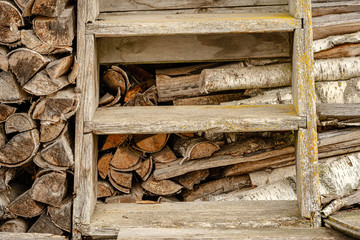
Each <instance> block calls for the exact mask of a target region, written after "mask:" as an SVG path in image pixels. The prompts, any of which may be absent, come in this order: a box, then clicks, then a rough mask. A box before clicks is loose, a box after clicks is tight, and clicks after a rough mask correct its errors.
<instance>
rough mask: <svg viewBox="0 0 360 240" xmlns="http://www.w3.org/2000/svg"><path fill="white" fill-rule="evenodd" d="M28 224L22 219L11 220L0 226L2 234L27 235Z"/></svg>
mask: <svg viewBox="0 0 360 240" xmlns="http://www.w3.org/2000/svg"><path fill="white" fill-rule="evenodd" d="M27 230H28V224H27V222H26V221H25V220H23V219H21V218H17V219H11V220H8V221H6V222H5V223H3V224H2V225H1V226H0V232H12V233H26V232H27Z"/></svg>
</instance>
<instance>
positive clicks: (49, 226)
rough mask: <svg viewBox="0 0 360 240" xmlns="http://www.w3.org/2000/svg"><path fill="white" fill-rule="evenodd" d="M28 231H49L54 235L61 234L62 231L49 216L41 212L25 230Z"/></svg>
mask: <svg viewBox="0 0 360 240" xmlns="http://www.w3.org/2000/svg"><path fill="white" fill-rule="evenodd" d="M27 232H28V233H50V234H54V235H62V234H63V233H64V232H63V231H62V230H60V229H59V228H58V227H57V226H56V225H55V224H54V223H53V222H52V220H51V218H50V217H49V216H48V215H47V214H45V213H43V214H41V216H40V217H39V218H38V219H37V220H36V222H35V223H34V224H33V225H32V226H31V227H30V229H29V230H28V231H27Z"/></svg>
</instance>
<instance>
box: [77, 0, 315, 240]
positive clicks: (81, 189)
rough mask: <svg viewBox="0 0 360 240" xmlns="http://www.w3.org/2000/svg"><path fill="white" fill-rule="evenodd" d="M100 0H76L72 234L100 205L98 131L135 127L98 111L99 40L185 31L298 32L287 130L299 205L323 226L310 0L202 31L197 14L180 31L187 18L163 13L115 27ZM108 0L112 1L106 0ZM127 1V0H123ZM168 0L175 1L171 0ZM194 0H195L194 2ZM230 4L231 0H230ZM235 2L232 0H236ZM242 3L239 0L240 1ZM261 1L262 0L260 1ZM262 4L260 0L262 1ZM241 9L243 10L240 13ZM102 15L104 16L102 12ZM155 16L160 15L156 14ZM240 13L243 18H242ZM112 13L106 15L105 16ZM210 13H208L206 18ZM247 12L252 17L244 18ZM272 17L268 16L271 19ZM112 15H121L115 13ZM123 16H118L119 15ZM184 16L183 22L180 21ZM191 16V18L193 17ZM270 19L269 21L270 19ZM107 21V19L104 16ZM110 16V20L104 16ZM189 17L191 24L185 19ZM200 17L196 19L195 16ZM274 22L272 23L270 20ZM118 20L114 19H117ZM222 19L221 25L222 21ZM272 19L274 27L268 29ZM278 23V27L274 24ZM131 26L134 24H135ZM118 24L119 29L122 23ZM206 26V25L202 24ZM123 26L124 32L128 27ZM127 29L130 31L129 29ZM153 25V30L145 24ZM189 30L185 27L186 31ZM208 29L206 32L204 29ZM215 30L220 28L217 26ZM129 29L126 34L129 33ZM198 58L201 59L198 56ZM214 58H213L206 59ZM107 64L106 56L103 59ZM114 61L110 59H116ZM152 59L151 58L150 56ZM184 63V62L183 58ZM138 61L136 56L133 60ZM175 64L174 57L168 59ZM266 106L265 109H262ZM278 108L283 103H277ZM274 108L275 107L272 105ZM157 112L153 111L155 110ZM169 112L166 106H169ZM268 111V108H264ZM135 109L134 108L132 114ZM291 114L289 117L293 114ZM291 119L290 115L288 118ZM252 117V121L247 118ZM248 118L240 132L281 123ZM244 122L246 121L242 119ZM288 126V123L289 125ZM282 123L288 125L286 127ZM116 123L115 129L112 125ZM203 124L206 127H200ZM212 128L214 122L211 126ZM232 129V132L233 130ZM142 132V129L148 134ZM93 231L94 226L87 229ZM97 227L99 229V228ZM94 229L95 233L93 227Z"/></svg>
mask: <svg viewBox="0 0 360 240" xmlns="http://www.w3.org/2000/svg"><path fill="white" fill-rule="evenodd" d="M99 1H101V0H97V1H92V0H86V1H78V26H77V33H78V35H77V39H78V41H77V58H78V61H79V63H80V71H79V76H78V81H77V88H78V89H79V91H81V92H82V101H81V107H80V110H79V112H78V113H77V117H76V146H75V188H74V191H75V198H74V211H73V237H74V239H79V238H80V237H81V231H82V229H84V227H85V228H89V224H90V223H91V217H92V214H93V212H94V209H95V205H96V201H97V200H96V182H97V172H96V166H97V164H96V161H97V135H96V134H108V133H120V132H121V133H133V132H132V131H133V130H134V129H133V130H132V129H129V127H131V125H129V124H128V125H124V126H122V127H120V125H119V123H118V122H116V121H115V122H109V123H108V125H107V126H105V128H104V124H105V125H106V123H105V122H104V121H103V119H104V118H102V117H101V115H102V114H101V113H100V112H97V106H98V99H99V96H98V94H99V89H98V87H99V83H98V81H99V76H98V74H99V73H98V69H99V59H104V58H103V57H102V56H101V55H100V56H98V54H101V51H100V52H99V51H98V50H97V47H98V46H97V41H98V40H97V39H98V38H102V37H125V36H127V37H133V36H137V37H146V36H154V35H155V36H157V37H161V36H167V35H169V34H172V35H179V36H180V35H187V34H205V33H207V34H208V33H214V34H228V33H230V32H231V33H233V31H234V30H236V31H238V33H249V32H256V33H261V32H271V31H274V32H282V31H287V32H290V31H291V32H294V34H293V36H294V40H293V58H292V61H293V98H294V106H288V107H290V112H291V114H290V115H291V116H292V118H293V119H292V120H291V121H290V122H291V124H292V125H291V124H290V125H291V128H289V127H288V128H286V127H284V129H283V130H297V141H296V142H297V143H296V159H297V167H296V168H297V187H298V206H299V210H300V212H301V216H302V217H305V218H309V219H311V223H312V225H313V226H316V227H318V226H320V223H321V217H320V212H319V210H320V193H319V181H318V178H319V176H318V172H317V168H318V166H317V164H318V162H317V132H316V109H315V108H316V105H315V92H314V79H313V70H312V68H313V54H312V49H311V46H312V29H311V14H310V11H311V6H310V2H311V1H310V0H289V12H290V15H286V14H285V15H283V13H281V14H280V15H279V14H273V13H272V14H270V15H266V14H265V15H264V16H267V17H264V19H262V20H261V18H256V19H254V20H252V19H251V15H242V14H238V15H236V14H235V15H234V14H233V13H232V15H224V16H223V15H222V16H223V20H216V19H218V18H217V17H218V16H217V17H216V18H214V20H211V21H209V24H210V25H208V26H211V27H209V28H206V26H207V25H206V23H203V24H202V25H201V29H202V30H201V31H199V30H196V29H199V28H198V27H199V26H195V25H192V20H191V19H192V18H198V15H196V16H195V15H192V17H191V18H186V19H187V20H186V21H185V22H186V24H185V25H183V26H185V27H184V28H180V29H182V30H176V29H178V28H177V27H178V26H179V24H182V23H181V22H183V20H184V19H182V16H181V17H178V18H176V17H175V18H174V19H175V20H173V21H172V22H171V21H170V23H169V22H163V20H162V18H163V17H162V16H160V17H159V18H157V19H155V20H151V19H152V18H154V17H147V16H145V17H144V18H143V19H150V20H149V21H148V24H147V25H146V23H145V25H143V23H142V24H139V25H136V23H135V25H134V22H133V20H132V17H131V16H130V17H129V18H126V19H127V20H126V19H125V21H122V23H121V24H123V25H121V26H120V25H116V23H115V24H114V22H111V23H110V24H107V23H106V21H98V19H99V18H102V17H103V16H102V15H101V14H102V13H100V11H101V9H102V7H103V5H102V4H99V3H100V2H99ZM106 2H111V1H110V0H107V1H106ZM124 2H127V1H124ZM165 2H172V1H171V0H169V1H165ZM195 2H196V1H195ZM228 2H231V1H228ZM233 2H234V1H233ZM240 2H241V1H240ZM244 2H247V1H244ZM256 2H259V1H256ZM260 2H261V1H260ZM262 2H263V3H264V5H266V3H270V4H271V2H273V3H275V2H276V3H278V2H282V3H285V2H286V1H284V0H274V1H272V0H262ZM240 12H241V11H240ZM99 14H100V15H99ZM151 14H153V15H152V16H157V15H156V13H154V12H152V13H151ZM239 15H240V17H239ZM104 16H105V17H109V16H108V15H104ZM209 16H210V18H211V15H208V17H209ZM241 16H248V17H241ZM269 17H270V18H269ZM110 18H113V20H114V19H117V18H116V17H115V18H114V16H110ZM122 18H123V17H122V16H121V15H120V18H119V19H122ZM244 18H246V20H244V21H248V22H247V23H248V26H255V27H253V28H251V27H246V28H243V27H240V28H239V26H243V25H241V24H243V23H244V22H242V23H241V21H242V20H241V19H244ZM177 19H180V20H177ZM189 19H190V20H189ZM269 19H270V20H269ZM100 20H104V19H100ZM105 20H106V19H105ZM126 21H128V23H129V24H128V25H126V24H127V23H126ZM187 21H188V22H187ZM196 21H197V20H196ZM196 21H195V22H196ZM216 21H220V22H221V24H222V27H221V29H220V30H218V31H216V30H211V32H206V29H213V26H216V24H217V22H216ZM233 21H240V22H239V24H237V23H235V24H234V23H233ZM269 21H270V22H269ZM115 22H116V21H115ZM220 22H218V23H220ZM269 23H271V26H272V29H269V28H267V26H268V24H269ZM274 24H275V25H274ZM132 25H134V26H136V28H132ZM157 25H161V28H159V29H161V30H160V31H157V30H156V29H157V27H156V26H157ZM119 26H120V27H119ZM142 26H151V28H150V29H151V30H146V31H143V28H141V27H142ZM204 26H205V28H204ZM124 29H125V30H124ZM126 29H127V30H126ZM147 29H149V28H147ZM184 29H185V30H184ZM204 29H205V30H204ZM215 29H216V28H215ZM127 31H128V32H127ZM197 60H198V61H200V60H201V59H197ZM203 60H211V59H203ZM101 61H102V62H106V61H107V60H101ZM114 61H115V60H111V61H110V62H114ZM149 61H150V60H149ZM185 61H186V60H185ZM134 62H136V60H135V61H134ZM169 62H171V61H169ZM265 108H266V107H264V108H263V110H264V109H265ZM273 108H274V109H278V108H279V107H276V106H275V107H274V106H273ZM269 109H270V111H269V112H271V107H270V108H269ZM151 111H153V109H152V110H151ZM165 111H166V110H165ZM265 111H266V110H265ZM134 113H136V112H134ZM290 115H287V116H286V118H289V116H290ZM289 119H290V118H289ZM247 120H249V119H247ZM247 120H246V119H243V120H240V121H239V122H237V123H236V124H235V125H234V126H236V127H235V128H234V129H236V131H265V130H275V129H277V128H276V127H275V126H276V125H278V124H279V123H274V128H270V129H267V128H265V127H264V126H263V127H262V126H261V124H259V126H256V127H248V126H250V125H247V124H248V123H249V121H247ZM241 121H244V122H241ZM189 124H190V126H191V127H190V128H189V129H187V131H195V130H199V128H200V129H201V130H206V128H207V127H209V126H205V127H204V125H201V126H200V125H191V123H189ZM286 124H288V123H286ZM286 124H284V126H285V125H286ZM280 125H281V124H280ZM113 126H117V127H113ZM202 127H203V128H204V129H202ZM210 127H211V128H213V127H214V126H210ZM135 131H136V133H139V132H141V131H140V130H139V129H138V130H135ZM156 131H159V132H162V131H165V130H164V129H162V130H156V129H151V128H149V129H148V130H146V131H145V132H146V133H150V132H156ZM219 131H231V130H229V129H227V128H226V127H220V128H219ZM233 131H234V130H233ZM145 132H144V133H145ZM89 231H90V230H89ZM98 231H100V232H101V230H100V229H98ZM90 232H91V231H90Z"/></svg>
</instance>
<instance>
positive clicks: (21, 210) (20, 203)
mask: <svg viewBox="0 0 360 240" xmlns="http://www.w3.org/2000/svg"><path fill="white" fill-rule="evenodd" d="M29 191H30V190H28V191H26V192H24V193H23V194H22V195H20V196H19V197H17V198H16V199H15V200H14V201H13V202H12V203H11V204H10V205H9V207H8V208H9V211H10V212H11V213H13V214H15V215H16V216H20V217H36V216H39V215H40V214H41V213H42V212H43V211H44V209H45V206H46V205H44V204H42V203H40V202H37V201H34V200H33V199H31V197H30V194H29Z"/></svg>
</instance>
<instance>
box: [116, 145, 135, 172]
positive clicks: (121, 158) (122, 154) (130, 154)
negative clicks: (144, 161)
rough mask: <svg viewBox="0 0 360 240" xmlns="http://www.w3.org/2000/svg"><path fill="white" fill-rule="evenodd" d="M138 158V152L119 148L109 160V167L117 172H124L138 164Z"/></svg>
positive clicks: (127, 148)
mask: <svg viewBox="0 0 360 240" xmlns="http://www.w3.org/2000/svg"><path fill="white" fill-rule="evenodd" d="M140 156H141V154H140V153H139V152H137V151H135V150H133V149H131V148H130V147H128V146H124V147H119V148H118V149H117V150H116V152H115V154H114V156H113V158H112V159H111V161H110V165H111V166H112V167H114V168H116V169H118V170H120V169H121V170H125V171H126V169H130V168H132V167H134V166H136V165H137V164H138V163H139V161H140ZM130 171H132V170H130Z"/></svg>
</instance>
